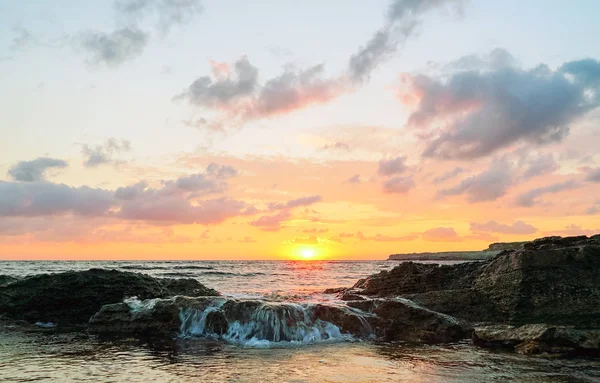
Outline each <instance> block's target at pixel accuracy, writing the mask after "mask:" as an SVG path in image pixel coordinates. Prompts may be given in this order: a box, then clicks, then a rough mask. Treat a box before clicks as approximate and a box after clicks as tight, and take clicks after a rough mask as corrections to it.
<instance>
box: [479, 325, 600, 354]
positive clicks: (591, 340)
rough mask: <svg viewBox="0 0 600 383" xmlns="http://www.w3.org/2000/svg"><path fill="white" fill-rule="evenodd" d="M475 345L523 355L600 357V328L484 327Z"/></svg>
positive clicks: (481, 328) (544, 326) (480, 329)
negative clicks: (587, 355)
mask: <svg viewBox="0 0 600 383" xmlns="http://www.w3.org/2000/svg"><path fill="white" fill-rule="evenodd" d="M473 343H474V344H476V345H479V346H482V347H492V348H504V349H508V350H512V351H515V352H517V353H519V354H541V353H552V354H563V355H586V354H593V355H599V354H600V329H581V328H575V327H572V326H554V325H547V324H527V325H523V326H519V327H514V326H507V325H492V326H480V327H476V328H475V329H474V331H473Z"/></svg>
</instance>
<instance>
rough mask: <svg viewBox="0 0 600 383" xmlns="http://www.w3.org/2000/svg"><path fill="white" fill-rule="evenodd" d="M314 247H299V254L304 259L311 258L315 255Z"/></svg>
mask: <svg viewBox="0 0 600 383" xmlns="http://www.w3.org/2000/svg"><path fill="white" fill-rule="evenodd" d="M315 253H316V251H315V249H301V250H300V256H302V258H304V259H311V258H313V257H314V256H315Z"/></svg>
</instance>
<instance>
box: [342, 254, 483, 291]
mask: <svg viewBox="0 0 600 383" xmlns="http://www.w3.org/2000/svg"><path fill="white" fill-rule="evenodd" d="M481 272H482V271H481V264H480V263H478V262H466V263H461V264H457V265H438V264H424V263H415V262H404V263H401V264H400V265H398V266H396V267H394V268H393V269H391V270H390V271H382V272H380V273H379V274H375V275H372V276H370V277H369V278H365V279H361V280H359V281H358V282H357V283H356V284H355V285H354V286H353V289H356V290H357V291H358V292H359V293H360V294H361V295H371V296H378V297H388V296H400V295H405V294H416V293H427V292H430V291H440V290H458V289H464V288H469V287H471V286H473V284H474V282H475V280H476V279H477V277H478V276H479V275H480V274H481Z"/></svg>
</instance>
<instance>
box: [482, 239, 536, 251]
mask: <svg viewBox="0 0 600 383" xmlns="http://www.w3.org/2000/svg"><path fill="white" fill-rule="evenodd" d="M527 242H528V241H525V242H496V243H492V244H491V245H489V246H488V248H487V250H490V251H501V250H514V249H518V248H520V247H521V246H523V244H525V243H527Z"/></svg>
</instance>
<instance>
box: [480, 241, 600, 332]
mask: <svg viewBox="0 0 600 383" xmlns="http://www.w3.org/2000/svg"><path fill="white" fill-rule="evenodd" d="M599 269H600V241H597V240H595V239H594V238H590V239H588V238H586V237H585V236H582V237H568V238H561V237H548V238H541V239H537V240H535V241H532V242H530V243H528V244H526V245H525V246H524V247H523V248H522V249H519V250H514V251H512V252H507V253H506V254H503V255H500V256H498V257H496V258H495V259H493V260H492V261H490V262H488V263H485V264H483V265H482V267H481V275H480V276H479V277H478V278H477V280H476V281H475V283H474V288H475V290H477V291H478V292H479V293H481V294H482V295H484V296H485V297H487V298H489V300H491V301H492V302H494V304H495V306H496V309H497V313H498V317H497V318H496V321H497V322H508V323H511V324H515V325H519V324H526V323H549V324H562V325H575V326H579V327H582V326H583V327H599V326H600V272H598V270H599Z"/></svg>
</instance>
